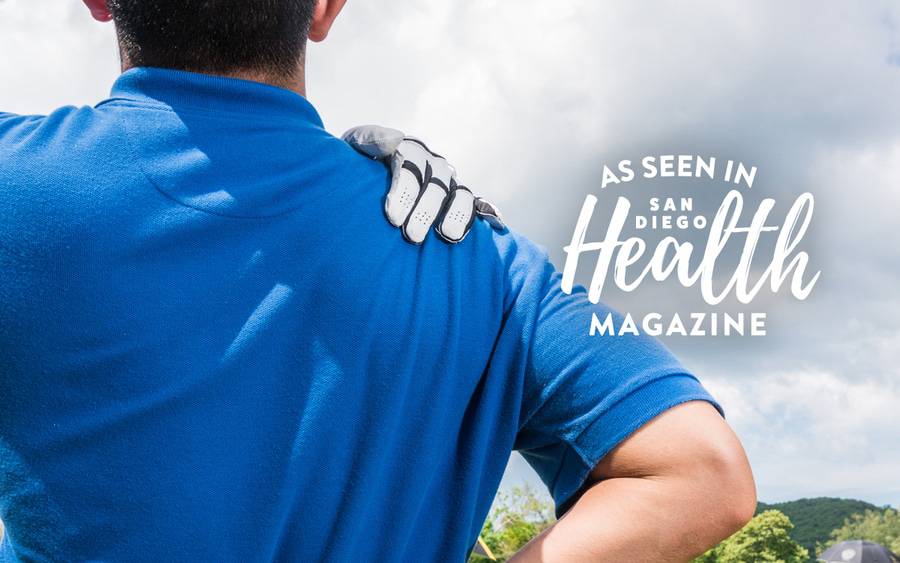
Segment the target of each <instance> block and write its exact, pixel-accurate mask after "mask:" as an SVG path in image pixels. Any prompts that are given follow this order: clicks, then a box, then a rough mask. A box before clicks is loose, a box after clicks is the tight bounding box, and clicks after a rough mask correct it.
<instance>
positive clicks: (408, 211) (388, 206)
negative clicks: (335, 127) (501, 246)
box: [342, 125, 506, 244]
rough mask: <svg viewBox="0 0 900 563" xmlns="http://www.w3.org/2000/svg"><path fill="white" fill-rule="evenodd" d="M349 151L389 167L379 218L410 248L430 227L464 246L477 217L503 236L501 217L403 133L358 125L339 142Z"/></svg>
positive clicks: (439, 160)
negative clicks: (355, 151) (388, 177)
mask: <svg viewBox="0 0 900 563" xmlns="http://www.w3.org/2000/svg"><path fill="white" fill-rule="evenodd" d="M342 138H343V139H344V141H346V142H347V143H348V144H350V146H352V147H353V148H354V149H356V150H357V151H359V152H361V153H362V154H365V155H367V156H369V157H371V158H374V159H378V160H384V161H386V163H387V164H388V165H390V167H391V187H390V189H389V190H388V193H387V197H386V198H385V201H384V212H385V215H386V216H387V219H388V221H390V223H391V225H393V226H395V227H398V228H399V229H400V232H402V233H403V237H404V238H405V239H406V240H408V241H409V242H411V243H413V244H422V242H423V241H424V240H425V237H426V236H428V231H429V230H430V229H431V227H432V226H434V227H435V231H436V232H437V234H438V236H440V237H441V238H442V239H444V240H445V241H447V242H450V243H457V242H460V241H461V240H463V239H464V238H465V237H466V235H467V234H468V233H469V230H470V229H471V228H472V222H473V221H474V220H475V218H476V217H481V218H482V219H484V220H485V221H487V222H488V223H490V225H491V226H492V227H494V228H495V229H498V230H503V229H505V228H506V225H504V223H503V218H502V217H501V216H500V211H499V210H498V209H497V208H496V207H494V206H493V205H492V204H490V203H489V202H487V201H485V200H484V199H482V198H479V197H475V195H474V194H473V193H472V192H471V191H470V190H469V188H467V187H465V186H463V185H462V184H460V183H459V182H458V181H457V179H456V170H455V169H454V168H453V166H452V165H451V164H450V163H449V162H447V161H446V159H444V158H443V157H442V156H440V155H439V154H436V153H434V152H432V151H431V150H429V149H428V147H427V146H425V143H423V142H422V141H419V140H418V139H414V138H413V137H407V136H406V135H404V134H403V132H402V131H398V130H396V129H390V128H387V127H379V126H377V125H363V126H360V127H354V128H353V129H350V130H349V131H347V132H346V133H344V136H343V137H342Z"/></svg>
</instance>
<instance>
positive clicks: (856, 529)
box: [818, 508, 900, 553]
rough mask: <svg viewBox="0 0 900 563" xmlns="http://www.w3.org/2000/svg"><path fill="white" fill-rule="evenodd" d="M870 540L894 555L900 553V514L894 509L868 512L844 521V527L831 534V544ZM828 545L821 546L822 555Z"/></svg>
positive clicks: (819, 550)
mask: <svg viewBox="0 0 900 563" xmlns="http://www.w3.org/2000/svg"><path fill="white" fill-rule="evenodd" d="M846 540H869V541H872V542H875V543H880V544H881V545H883V546H884V547H886V548H888V549H890V550H891V551H893V552H894V553H900V512H897V511H896V510H894V509H893V508H886V509H885V510H866V511H865V512H864V513H863V514H854V515H853V516H851V517H849V518H847V519H846V520H844V525H843V526H841V527H840V528H837V529H836V530H834V531H832V532H831V542H830V543H829V544H828V545H831V544H833V543H837V542H842V541H846ZM828 545H819V549H818V552H819V553H822V552H823V551H825V549H826V548H827V547H828Z"/></svg>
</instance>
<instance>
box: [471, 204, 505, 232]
mask: <svg viewBox="0 0 900 563" xmlns="http://www.w3.org/2000/svg"><path fill="white" fill-rule="evenodd" d="M475 214H476V215H478V216H479V217H481V218H482V219H484V220H485V221H487V222H488V224H490V226H491V227H493V228H495V229H497V230H498V231H503V230H505V229H506V223H505V222H504V221H503V215H501V214H500V210H499V209H497V207H496V206H495V205H494V204H493V203H491V202H489V201H488V200H486V199H483V198H480V197H476V198H475Z"/></svg>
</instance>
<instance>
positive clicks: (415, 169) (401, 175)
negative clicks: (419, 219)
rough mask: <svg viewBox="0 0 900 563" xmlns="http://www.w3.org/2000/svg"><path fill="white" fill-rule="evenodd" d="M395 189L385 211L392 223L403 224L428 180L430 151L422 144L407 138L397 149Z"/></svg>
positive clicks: (389, 197)
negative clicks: (426, 174) (426, 176)
mask: <svg viewBox="0 0 900 563" xmlns="http://www.w3.org/2000/svg"><path fill="white" fill-rule="evenodd" d="M392 159H393V160H392V163H391V168H392V169H393V177H392V178H391V189H390V190H389V191H388V194H387V197H386V198H385V200H384V213H385V215H387V218H388V221H390V223H391V225H393V226H395V227H399V226H401V225H403V224H404V222H406V219H407V218H408V217H409V215H410V213H411V212H412V209H413V207H414V206H415V204H416V201H417V200H418V199H419V194H420V193H421V192H422V188H423V184H424V183H425V181H426V178H425V173H426V171H427V163H428V153H427V152H426V150H425V147H423V146H422V145H421V144H419V143H417V142H415V141H410V140H405V141H402V142H401V143H400V144H399V145H398V146H397V149H396V151H394V153H393V157H392Z"/></svg>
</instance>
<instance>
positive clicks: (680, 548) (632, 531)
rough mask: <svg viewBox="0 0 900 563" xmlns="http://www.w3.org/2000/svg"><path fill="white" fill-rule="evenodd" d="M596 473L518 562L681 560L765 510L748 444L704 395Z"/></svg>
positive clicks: (633, 440) (618, 451) (636, 437)
mask: <svg viewBox="0 0 900 563" xmlns="http://www.w3.org/2000/svg"><path fill="white" fill-rule="evenodd" d="M590 481H591V482H592V484H591V483H589V485H588V487H587V489H586V491H585V492H584V494H583V495H582V496H581V498H579V499H578V500H577V501H576V502H575V504H574V505H573V506H572V508H571V509H569V511H568V512H567V513H566V514H565V515H564V516H563V517H562V518H561V519H560V520H559V521H558V522H557V523H556V524H554V525H553V526H552V527H550V528H549V529H548V530H547V531H545V532H544V533H542V534H541V535H540V536H538V537H537V538H535V539H534V540H532V541H531V542H530V543H529V544H528V545H526V546H525V547H524V548H523V549H522V551H520V552H519V553H518V554H516V556H515V557H513V558H512V559H511V560H510V561H515V562H516V563H525V562H532V561H534V562H550V561H565V562H567V563H568V562H582V561H585V562H587V561H629V562H631V561H633V562H635V563H644V562H648V563H649V562H653V563H661V562H673V563H674V562H678V563H681V562H685V561H690V560H691V559H693V558H694V557H696V556H698V555H700V554H701V553H703V552H704V551H706V550H707V549H709V548H711V547H713V546H714V545H716V544H717V543H718V542H720V541H722V540H723V539H725V538H726V537H728V536H730V535H731V534H733V533H734V532H736V531H738V530H739V529H740V528H741V527H743V526H744V524H746V523H747V521H748V520H749V519H750V518H751V517H752V516H753V512H754V511H755V510H756V489H755V486H754V484H753V475H752V474H751V472H750V466H749V464H748V463H747V458H746V456H745V455H744V450H743V449H742V448H741V445H740V442H739V441H738V439H737V437H736V436H735V435H734V433H733V432H732V431H731V429H730V428H729V427H728V425H727V424H726V423H725V421H724V419H722V417H721V416H719V413H718V412H716V410H715V409H714V408H713V407H712V406H710V405H709V404H707V403H704V402H697V401H694V402H689V403H685V404H683V405H680V406H677V407H675V408H672V409H670V410H668V411H666V412H664V413H663V414H661V415H659V416H658V417H656V418H655V419H653V420H651V421H650V422H648V423H647V424H646V425H644V426H643V427H642V428H641V429H639V430H638V431H637V432H635V433H634V434H633V435H632V436H631V437H629V438H627V439H626V440H625V441H624V442H622V443H621V444H620V445H619V446H618V447H617V448H615V449H614V450H613V451H611V452H610V453H609V454H607V455H606V457H604V458H603V459H602V460H601V461H600V462H599V463H598V464H597V466H596V468H595V469H594V471H593V473H592V474H591V477H590Z"/></svg>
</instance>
